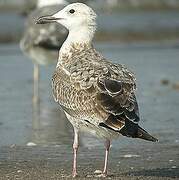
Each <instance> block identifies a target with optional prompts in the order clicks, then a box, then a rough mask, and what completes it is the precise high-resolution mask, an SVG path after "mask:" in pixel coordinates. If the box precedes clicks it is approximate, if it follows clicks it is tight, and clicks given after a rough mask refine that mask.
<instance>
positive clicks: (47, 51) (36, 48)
mask: <svg viewBox="0 0 179 180" xmlns="http://www.w3.org/2000/svg"><path fill="white" fill-rule="evenodd" d="M65 5H67V2H66V1H64V0H38V1H37V9H35V10H34V11H32V12H31V13H30V15H29V16H28V18H27V21H26V24H25V30H24V34H23V37H22V39H21V41H20V48H21V50H22V51H23V52H24V54H25V55H27V56H28V57H29V58H30V59H32V61H33V63H34V99H35V100H36V101H37V99H38V82H39V65H48V64H52V63H56V62H57V58H58V52H59V49H60V47H61V45H62V44H63V42H64V40H65V39H66V37H67V34H68V32H67V29H66V28H65V27H64V26H62V25H58V24H56V23H53V24H50V26H49V25H38V26H37V25H36V24H35V23H34V20H35V19H37V18H38V17H39V16H42V15H44V14H54V13H56V12H57V11H59V10H60V9H63V8H64V6H65Z"/></svg>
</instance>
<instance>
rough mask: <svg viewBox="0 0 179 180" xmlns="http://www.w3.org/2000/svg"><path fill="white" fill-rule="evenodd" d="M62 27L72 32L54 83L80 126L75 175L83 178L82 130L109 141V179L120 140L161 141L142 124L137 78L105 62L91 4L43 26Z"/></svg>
mask: <svg viewBox="0 0 179 180" xmlns="http://www.w3.org/2000/svg"><path fill="white" fill-rule="evenodd" d="M49 22H58V23H60V24H62V25H64V26H65V27H66V28H67V29H68V30H69V35H68V37H67V39H66V41H65V42H64V44H63V45H62V48H61V49H60V52H59V58H58V63H57V66H56V70H55V72H54V75H53V78H52V89H53V95H54V99H55V101H56V102H58V103H59V104H60V105H61V107H62V108H63V110H64V112H65V114H66V116H67V118H68V119H69V121H70V122H71V123H72V125H73V127H74V144H73V149H74V160H73V171H72V175H73V177H75V176H76V175H77V170H76V169H77V168H76V164H77V162H76V159H77V150H78V146H79V143H78V141H79V140H78V139H79V132H80V131H87V132H89V133H92V134H94V135H96V136H98V137H101V138H103V139H104V140H105V148H106V154H105V162H104V169H103V173H102V176H106V175H107V159H108V153H109V148H110V142H111V140H112V139H113V138H115V137H118V136H119V135H123V136H127V137H132V138H141V139H145V140H148V141H154V142H155V141H157V139H156V138H154V137H153V136H151V135H150V134H149V133H147V132H146V131H145V130H144V129H142V128H141V127H140V126H139V125H138V122H139V110H138V104H137V100H136V96H135V89H136V80H135V77H134V75H133V73H132V72H131V71H130V70H128V69H127V68H126V67H125V66H123V65H121V64H114V63H111V62H110V61H108V60H107V59H106V58H104V57H103V56H102V55H101V54H100V53H99V52H98V51H96V50H95V49H94V47H93V45H92V40H93V36H94V34H95V30H96V13H95V12H94V11H93V10H92V9H91V8H90V7H88V6H87V5H85V4H82V3H73V4H70V5H68V6H67V7H65V8H64V9H63V10H61V11H59V12H57V13H56V14H54V15H52V16H43V17H40V18H39V19H38V20H37V23H38V24H39V23H40V24H41V23H49Z"/></svg>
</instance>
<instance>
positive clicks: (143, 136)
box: [137, 127, 159, 142]
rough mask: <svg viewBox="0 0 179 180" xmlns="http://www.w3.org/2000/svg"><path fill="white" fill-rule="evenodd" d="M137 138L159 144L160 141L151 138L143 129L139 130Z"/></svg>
mask: <svg viewBox="0 0 179 180" xmlns="http://www.w3.org/2000/svg"><path fill="white" fill-rule="evenodd" d="M137 137H138V138H140V139H144V140H147V141H152V142H158V141H159V140H158V139H157V138H155V137H153V136H151V135H150V134H149V133H148V132H146V131H145V130H144V129H142V128H141V127H139V128H138V133H137Z"/></svg>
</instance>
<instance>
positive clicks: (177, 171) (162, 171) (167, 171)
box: [123, 168, 179, 178]
mask: <svg viewBox="0 0 179 180" xmlns="http://www.w3.org/2000/svg"><path fill="white" fill-rule="evenodd" d="M123 175H129V176H144V177H147V176H153V177H154V176H155V177H170V178H178V177H179V168H173V169H172V168H157V169H149V170H141V171H132V172H127V173H125V174H123Z"/></svg>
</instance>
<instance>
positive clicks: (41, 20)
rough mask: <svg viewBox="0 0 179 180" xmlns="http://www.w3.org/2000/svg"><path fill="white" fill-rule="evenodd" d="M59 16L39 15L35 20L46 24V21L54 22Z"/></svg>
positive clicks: (37, 22)
mask: <svg viewBox="0 0 179 180" xmlns="http://www.w3.org/2000/svg"><path fill="white" fill-rule="evenodd" d="M60 19H61V18H55V17H53V16H42V17H39V18H38V19H37V20H36V22H35V23H36V24H47V23H52V22H56V21H57V20H60Z"/></svg>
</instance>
